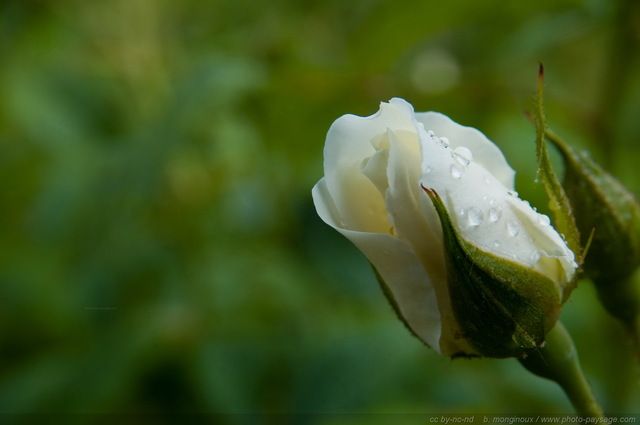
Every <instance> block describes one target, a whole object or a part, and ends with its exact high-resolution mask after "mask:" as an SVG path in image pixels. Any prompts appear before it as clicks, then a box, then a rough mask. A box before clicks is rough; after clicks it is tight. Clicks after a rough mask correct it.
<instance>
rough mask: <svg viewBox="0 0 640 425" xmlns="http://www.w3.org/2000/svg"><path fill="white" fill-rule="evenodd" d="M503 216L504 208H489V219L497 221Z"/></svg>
mask: <svg viewBox="0 0 640 425" xmlns="http://www.w3.org/2000/svg"><path fill="white" fill-rule="evenodd" d="M501 217H502V208H500V207H497V208H489V221H491V222H493V223H496V222H497V221H499V220H500V218H501Z"/></svg>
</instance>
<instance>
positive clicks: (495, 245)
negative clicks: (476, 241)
mask: <svg viewBox="0 0 640 425" xmlns="http://www.w3.org/2000/svg"><path fill="white" fill-rule="evenodd" d="M501 245H502V243H501V242H500V241H498V240H495V241H493V247H494V248H500V246H501Z"/></svg>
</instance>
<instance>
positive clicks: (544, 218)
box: [538, 214, 551, 226]
mask: <svg viewBox="0 0 640 425" xmlns="http://www.w3.org/2000/svg"><path fill="white" fill-rule="evenodd" d="M538 223H540V225H541V226H548V225H550V224H551V219H550V218H549V216H548V215H544V214H540V215H538Z"/></svg>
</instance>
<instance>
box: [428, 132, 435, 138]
mask: <svg viewBox="0 0 640 425" xmlns="http://www.w3.org/2000/svg"><path fill="white" fill-rule="evenodd" d="M427 134H428V135H429V137H431V138H433V137H435V135H436V134H435V133H434V132H433V131H432V130H429V131H427Z"/></svg>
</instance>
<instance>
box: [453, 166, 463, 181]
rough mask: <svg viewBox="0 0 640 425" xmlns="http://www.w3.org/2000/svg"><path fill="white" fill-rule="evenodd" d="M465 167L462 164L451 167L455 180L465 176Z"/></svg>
mask: <svg viewBox="0 0 640 425" xmlns="http://www.w3.org/2000/svg"><path fill="white" fill-rule="evenodd" d="M464 171H465V170H464V167H463V166H462V165H460V164H452V165H451V176H452V177H453V178H454V179H459V178H461V177H462V176H463V175H464Z"/></svg>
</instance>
